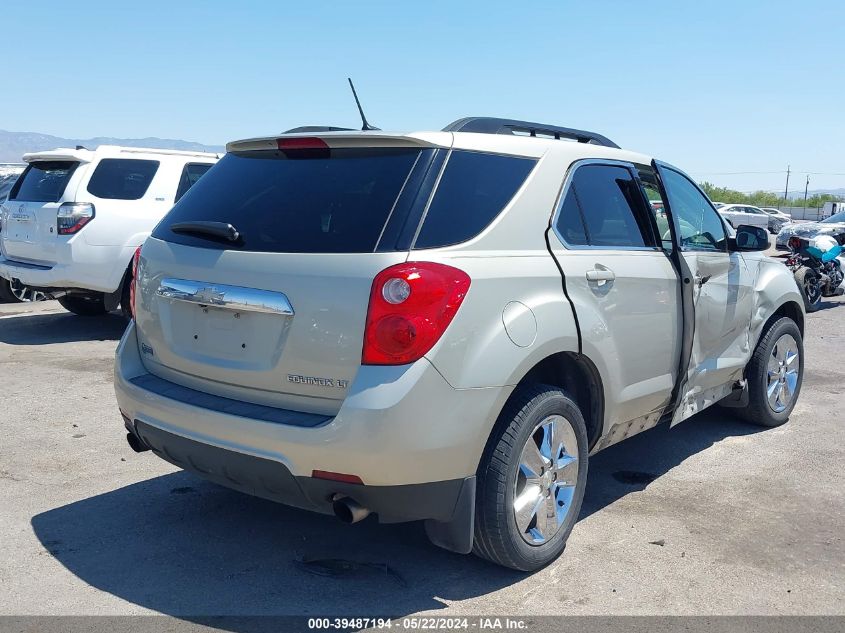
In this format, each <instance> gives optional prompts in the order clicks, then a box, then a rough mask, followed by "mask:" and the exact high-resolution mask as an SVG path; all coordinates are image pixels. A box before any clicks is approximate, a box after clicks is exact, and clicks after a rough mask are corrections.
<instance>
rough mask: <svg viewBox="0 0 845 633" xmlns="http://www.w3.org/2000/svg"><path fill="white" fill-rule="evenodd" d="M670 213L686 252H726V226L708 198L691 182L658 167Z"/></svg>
mask: <svg viewBox="0 0 845 633" xmlns="http://www.w3.org/2000/svg"><path fill="white" fill-rule="evenodd" d="M660 173H661V175H662V176H663V184H664V186H665V187H666V193H667V195H668V196H669V204H670V206H671V208H672V214H673V215H674V216H675V220H676V222H677V225H678V230H679V232H680V240H681V248H683V250H687V251H725V250H726V249H727V242H726V240H725V227H724V225H723V224H722V220H721V218H720V217H719V214H718V213H716V210H715V209H713V207H712V206H710V201H709V200H707V198H706V197H705V196H704V194H703V193H701V191H699V190H698V187H696V186H695V185H694V184H692V182H690V181H689V180H688V179H687V178H686V177H684V176H682V175H681V174H679V173H678V172H676V171H673V170H671V169H663V170H661V172H660Z"/></svg>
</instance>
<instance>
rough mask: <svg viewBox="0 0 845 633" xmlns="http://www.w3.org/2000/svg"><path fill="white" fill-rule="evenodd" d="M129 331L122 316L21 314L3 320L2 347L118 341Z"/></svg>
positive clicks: (61, 313)
mask: <svg viewBox="0 0 845 633" xmlns="http://www.w3.org/2000/svg"><path fill="white" fill-rule="evenodd" d="M125 329H126V320H125V319H124V318H123V317H122V316H120V314H117V313H112V314H104V315H102V316H94V317H83V316H77V315H75V314H71V313H70V312H60V313H50V314H30V313H26V312H22V313H20V314H19V315H15V316H14V317H13V318H4V319H3V320H0V343H6V344H7V345H51V344H53V343H72V342H78V341H117V340H119V339H120V337H121V336H122V335H123V331H124V330H125Z"/></svg>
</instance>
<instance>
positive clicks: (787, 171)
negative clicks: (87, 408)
mask: <svg viewBox="0 0 845 633" xmlns="http://www.w3.org/2000/svg"><path fill="white" fill-rule="evenodd" d="M790 167H791V165H787V166H786V187H784V189H783V205H784V206H786V200H787V196H788V195H789V168H790Z"/></svg>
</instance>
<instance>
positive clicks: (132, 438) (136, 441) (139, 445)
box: [126, 433, 150, 453]
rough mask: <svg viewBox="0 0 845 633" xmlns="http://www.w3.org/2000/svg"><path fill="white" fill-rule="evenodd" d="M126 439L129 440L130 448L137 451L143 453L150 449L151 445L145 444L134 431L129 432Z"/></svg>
mask: <svg viewBox="0 0 845 633" xmlns="http://www.w3.org/2000/svg"><path fill="white" fill-rule="evenodd" d="M126 441H127V442H129V448H131V449H132V450H133V451H135V452H136V453H143V452H144V451H148V450H150V447H149V446H147V445H146V444H144V443H143V442H142V441H141V440H140V438H139V437H138V436H137V435H135V434H134V433H127V434H126Z"/></svg>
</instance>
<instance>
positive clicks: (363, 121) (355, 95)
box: [346, 77, 381, 130]
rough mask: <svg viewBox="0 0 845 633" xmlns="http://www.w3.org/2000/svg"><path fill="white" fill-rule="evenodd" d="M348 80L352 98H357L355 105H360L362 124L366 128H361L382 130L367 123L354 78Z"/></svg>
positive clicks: (363, 128)
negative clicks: (353, 81)
mask: <svg viewBox="0 0 845 633" xmlns="http://www.w3.org/2000/svg"><path fill="white" fill-rule="evenodd" d="M346 80H347V81H348V82H349V87H350V88H352V96H353V97H355V103H356V104H358V112H360V113H361V123H363V124H364V126H363V127H362V128H361V129H362V130H380V129H381V128H377V127H373V126H372V125H370V124H369V123H368V122H367V117H366V116H365V115H364V109H363V108H362V107H361V102H360V101H359V100H358V93H357V92H355V84H353V83H352V78H351V77H347V78H346Z"/></svg>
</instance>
